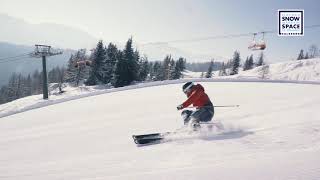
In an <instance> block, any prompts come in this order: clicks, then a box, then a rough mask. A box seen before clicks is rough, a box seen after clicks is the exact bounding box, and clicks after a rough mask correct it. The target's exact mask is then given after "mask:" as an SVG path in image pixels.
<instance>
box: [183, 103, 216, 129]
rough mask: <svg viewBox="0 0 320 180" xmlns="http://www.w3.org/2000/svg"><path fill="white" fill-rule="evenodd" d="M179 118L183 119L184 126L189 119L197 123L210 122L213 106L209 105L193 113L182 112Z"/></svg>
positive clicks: (189, 111) (188, 111)
mask: <svg viewBox="0 0 320 180" xmlns="http://www.w3.org/2000/svg"><path fill="white" fill-rule="evenodd" d="M181 116H182V117H183V121H184V124H185V125H186V124H188V123H189V121H190V120H191V119H192V120H195V121H197V122H208V121H211V119H212V118H213V116H214V108H213V105H211V106H210V105H209V106H205V107H202V108H199V109H196V110H195V111H191V110H184V111H182V113H181Z"/></svg>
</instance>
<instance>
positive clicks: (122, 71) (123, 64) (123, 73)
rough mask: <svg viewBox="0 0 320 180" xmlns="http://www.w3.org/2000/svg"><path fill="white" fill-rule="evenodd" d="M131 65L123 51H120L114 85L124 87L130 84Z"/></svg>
mask: <svg viewBox="0 0 320 180" xmlns="http://www.w3.org/2000/svg"><path fill="white" fill-rule="evenodd" d="M128 69H129V65H128V62H127V60H126V59H125V56H124V54H123V52H121V51H120V52H119V56H118V61H117V64H116V70H115V78H114V82H113V83H114V84H113V85H114V86H115V87H123V86H126V85H129V84H130V83H131V82H132V77H130V75H129V70H128Z"/></svg>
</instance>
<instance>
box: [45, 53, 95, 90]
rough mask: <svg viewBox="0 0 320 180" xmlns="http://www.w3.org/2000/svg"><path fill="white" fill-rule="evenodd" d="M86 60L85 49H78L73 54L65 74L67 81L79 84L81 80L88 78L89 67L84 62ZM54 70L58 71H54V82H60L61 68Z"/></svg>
mask: <svg viewBox="0 0 320 180" xmlns="http://www.w3.org/2000/svg"><path fill="white" fill-rule="evenodd" d="M86 60H87V56H86V50H85V49H81V50H78V51H77V52H76V53H75V54H74V55H71V57H70V59H69V61H68V66H67V71H66V74H65V81H66V82H68V83H72V84H74V85H75V86H78V85H79V84H80V82H81V81H84V80H86V79H88V76H89V67H88V66H87V65H86V63H84V62H85V61H86ZM54 70H55V71H56V72H52V73H54V74H55V76H56V77H55V80H54V82H58V81H59V80H58V73H59V72H58V71H60V70H59V68H57V69H54ZM49 74H50V73H49Z"/></svg>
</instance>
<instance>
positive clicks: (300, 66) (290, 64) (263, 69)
mask: <svg viewBox="0 0 320 180" xmlns="http://www.w3.org/2000/svg"><path fill="white" fill-rule="evenodd" d="M205 73H206V72H204V74H205ZM184 75H185V78H200V77H201V72H191V71H186V72H185V73H184ZM213 78H217V79H225V78H235V79H268V80H294V81H319V82H320V58H315V59H307V60H299V61H287V62H281V63H274V64H269V65H265V66H260V67H256V68H254V69H252V70H248V71H242V70H241V69H240V71H239V74H237V75H234V76H227V77H226V76H220V77H219V71H214V72H213Z"/></svg>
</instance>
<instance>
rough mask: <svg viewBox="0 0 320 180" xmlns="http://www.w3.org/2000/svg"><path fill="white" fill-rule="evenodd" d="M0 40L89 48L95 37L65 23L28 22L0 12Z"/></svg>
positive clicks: (25, 43)
mask: <svg viewBox="0 0 320 180" xmlns="http://www.w3.org/2000/svg"><path fill="white" fill-rule="evenodd" d="M0 25H1V28H0V41H2V42H9V43H15V44H24V45H30V46H31V45H34V44H49V45H52V46H55V47H59V48H71V49H80V48H91V47H94V45H95V44H96V43H97V41H98V40H97V39H96V38H94V37H93V36H91V35H89V34H88V33H87V32H84V31H82V30H79V29H76V28H73V27H68V26H65V25H59V24H51V23H41V24H30V23H27V22H25V21H24V20H22V19H18V18H14V17H10V16H8V15H5V14H1V13H0Z"/></svg>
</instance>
